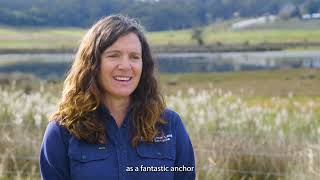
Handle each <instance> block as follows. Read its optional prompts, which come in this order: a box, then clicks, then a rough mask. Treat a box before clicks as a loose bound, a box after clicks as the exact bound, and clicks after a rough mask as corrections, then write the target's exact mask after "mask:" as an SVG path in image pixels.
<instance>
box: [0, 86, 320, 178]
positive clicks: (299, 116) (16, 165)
mask: <svg viewBox="0 0 320 180" xmlns="http://www.w3.org/2000/svg"><path fill="white" fill-rule="evenodd" d="M55 88H56V87H55V86H51V85H50V84H47V83H40V87H39V88H38V89H37V90H31V91H27V92H26V91H25V90H24V89H17V85H16V84H15V83H13V84H11V85H9V86H6V87H1V88H0V133H1V136H0V152H1V153H0V154H1V155H0V177H2V179H39V166H38V153H39V147H40V143H41V139H42V135H43V132H44V128H45V126H46V124H47V116H48V115H49V114H50V113H51V112H52V111H54V109H55V107H56V102H57V99H58V96H57V93H56V89H55ZM165 98H166V101H167V104H168V106H169V107H171V108H173V109H174V110H175V111H177V112H178V113H179V114H180V115H181V117H182V119H183V122H184V124H185V126H186V128H187V129H188V132H189V135H190V137H191V139H192V142H193V145H194V149H195V153H196V163H197V179H218V180H220V179H235V180H240V179H283V180H289V179H290V180H291V179H293V180H295V179H296V180H298V179H299V180H300V179H308V180H309V179H311V180H313V179H319V178H320V140H319V137H320V111H319V107H320V105H319V104H320V102H318V100H317V99H311V98H310V99H309V100H307V101H303V102H301V101H300V100H298V99H297V98H295V97H294V96H292V95H290V94H289V96H288V97H272V98H269V99H268V101H264V102H263V103H259V101H258V103H257V102H256V103H253V104H252V103H248V102H247V101H245V100H244V98H243V97H242V96H240V95H233V94H232V93H231V92H224V91H222V90H219V89H209V90H202V91H196V90H195V89H192V88H190V89H189V90H188V92H182V91H177V92H176V93H173V94H168V95H166V96H165ZM0 179H1V178H0Z"/></svg>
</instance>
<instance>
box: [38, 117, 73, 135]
mask: <svg viewBox="0 0 320 180" xmlns="http://www.w3.org/2000/svg"><path fill="white" fill-rule="evenodd" d="M68 135H69V133H68V130H67V129H66V128H65V127H63V126H62V125H61V124H60V123H59V121H58V120H50V121H49V122H48V125H47V128H46V130H45V134H44V138H49V139H52V138H54V139H56V138H59V139H64V138H66V136H68Z"/></svg>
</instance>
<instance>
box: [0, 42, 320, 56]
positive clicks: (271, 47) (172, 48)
mask: <svg viewBox="0 0 320 180" xmlns="http://www.w3.org/2000/svg"><path fill="white" fill-rule="evenodd" d="M310 47H320V42H307V43H306V42H290V43H259V44H249V43H241V44H222V43H216V44H209V45H203V46H196V45H166V46H165V45H161V46H160V45H155V46H152V45H151V49H152V50H153V52H154V53H177V52H180V53H214V52H249V51H250V52H255V51H256V52H259V51H281V50H286V49H289V48H310ZM76 49H77V48H76V47H74V48H72V47H70V48H65V47H64V48H59V47H57V48H45V49H44V48H33V49H31V48H2V49H1V48H0V54H25V53H28V54H46V53H50V54H60V53H75V52H76Z"/></svg>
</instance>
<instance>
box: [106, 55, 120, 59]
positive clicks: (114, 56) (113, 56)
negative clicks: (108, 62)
mask: <svg viewBox="0 0 320 180" xmlns="http://www.w3.org/2000/svg"><path fill="white" fill-rule="evenodd" d="M107 57H110V58H116V57H119V55H118V54H111V55H108V56H107Z"/></svg>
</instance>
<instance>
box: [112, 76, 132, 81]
mask: <svg viewBox="0 0 320 180" xmlns="http://www.w3.org/2000/svg"><path fill="white" fill-rule="evenodd" d="M114 79H115V80H117V81H129V80H130V79H131V77H129V76H115V77H114Z"/></svg>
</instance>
